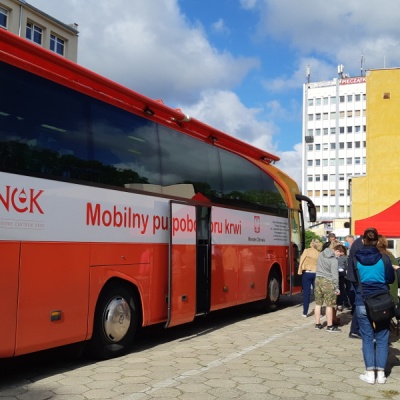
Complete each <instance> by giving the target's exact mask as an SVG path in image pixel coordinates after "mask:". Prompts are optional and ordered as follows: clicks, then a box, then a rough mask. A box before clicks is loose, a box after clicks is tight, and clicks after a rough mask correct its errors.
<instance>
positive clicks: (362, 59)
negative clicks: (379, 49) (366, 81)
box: [361, 54, 364, 76]
mask: <svg viewBox="0 0 400 400" xmlns="http://www.w3.org/2000/svg"><path fill="white" fill-rule="evenodd" d="M363 65H364V56H363V55H362V54H361V76H363Z"/></svg>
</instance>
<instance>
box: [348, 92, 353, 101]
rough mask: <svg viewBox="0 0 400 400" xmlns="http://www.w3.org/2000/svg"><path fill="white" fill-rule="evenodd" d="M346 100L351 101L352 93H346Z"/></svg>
mask: <svg viewBox="0 0 400 400" xmlns="http://www.w3.org/2000/svg"><path fill="white" fill-rule="evenodd" d="M347 101H349V102H351V101H353V95H352V94H349V95H347Z"/></svg>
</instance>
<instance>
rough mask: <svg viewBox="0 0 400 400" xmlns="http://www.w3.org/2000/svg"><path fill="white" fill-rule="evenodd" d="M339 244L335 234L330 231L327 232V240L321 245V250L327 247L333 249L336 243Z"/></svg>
mask: <svg viewBox="0 0 400 400" xmlns="http://www.w3.org/2000/svg"><path fill="white" fill-rule="evenodd" d="M338 244H341V243H340V242H339V241H338V240H336V235H335V234H334V233H333V232H331V233H329V234H328V240H327V241H326V242H325V243H324V244H323V245H322V251H324V250H325V249H327V248H328V247H329V248H330V249H333V248H334V247H335V246H336V245H338Z"/></svg>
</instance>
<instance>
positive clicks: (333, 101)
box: [331, 96, 336, 104]
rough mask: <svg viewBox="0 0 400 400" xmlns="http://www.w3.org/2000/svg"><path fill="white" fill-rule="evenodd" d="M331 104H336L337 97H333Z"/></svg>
mask: <svg viewBox="0 0 400 400" xmlns="http://www.w3.org/2000/svg"><path fill="white" fill-rule="evenodd" d="M331 104H336V97H335V96H333V97H331Z"/></svg>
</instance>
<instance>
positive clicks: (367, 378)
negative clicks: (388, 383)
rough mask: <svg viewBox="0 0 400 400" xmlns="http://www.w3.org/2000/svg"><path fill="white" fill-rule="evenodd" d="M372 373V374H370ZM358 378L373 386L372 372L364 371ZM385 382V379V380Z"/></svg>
mask: <svg viewBox="0 0 400 400" xmlns="http://www.w3.org/2000/svg"><path fill="white" fill-rule="evenodd" d="M371 372H372V374H371ZM359 378H360V379H361V380H362V381H364V382H367V383H370V384H371V385H373V384H374V383H375V372H374V371H365V373H364V374H363V375H360V376H359ZM385 380H386V378H385Z"/></svg>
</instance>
